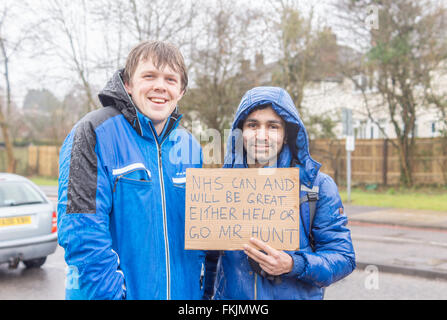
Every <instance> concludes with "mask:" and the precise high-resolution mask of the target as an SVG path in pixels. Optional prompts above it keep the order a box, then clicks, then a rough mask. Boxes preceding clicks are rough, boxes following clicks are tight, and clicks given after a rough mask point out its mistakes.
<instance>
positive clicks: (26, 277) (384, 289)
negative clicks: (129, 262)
mask: <svg viewBox="0 0 447 320" xmlns="http://www.w3.org/2000/svg"><path fill="white" fill-rule="evenodd" d="M52 200H54V199H52ZM349 227H350V229H351V234H352V239H353V243H354V248H355V250H356V256H357V260H358V261H371V262H373V263H372V264H371V265H369V266H368V267H367V268H366V271H365V270H363V268H364V266H362V268H358V269H357V270H355V271H354V272H353V273H352V274H351V275H349V276H348V277H347V278H345V279H342V280H341V281H339V282H337V283H335V284H333V285H332V286H330V287H329V288H327V289H326V294H325V299H327V300H339V299H346V300H375V299H384V300H388V299H390V300H398V299H410V300H412V299H434V300H440V299H442V300H446V299H447V279H446V278H443V279H435V278H434V277H433V275H432V274H430V273H424V272H419V274H420V275H423V276H426V277H421V276H418V277H415V276H408V275H402V274H394V273H386V272H383V271H382V270H380V268H378V267H377V266H376V265H375V264H374V263H375V262H376V263H377V264H378V265H379V263H385V264H390V263H391V264H392V263H396V264H399V265H400V266H402V265H404V266H407V267H408V268H418V270H422V271H424V267H427V266H430V268H431V269H433V268H435V270H436V269H437V270H440V271H444V270H446V268H447V258H446V257H447V236H446V235H447V232H434V231H433V230H427V229H423V228H421V229H418V228H406V227H398V226H383V225H381V226H378V225H374V224H361V223H360V224H359V223H350V225H349ZM65 270H66V264H65V261H64V250H63V249H62V248H61V247H58V248H57V250H56V252H55V253H54V254H53V255H50V256H49V257H48V259H47V262H46V263H45V264H44V265H43V267H42V268H41V269H34V270H26V269H25V268H24V265H23V264H20V265H19V268H18V269H14V270H10V269H8V266H7V265H6V264H3V265H0V300H10V299H23V300H28V299H39V300H59V299H64V284H65ZM395 271H396V270H395Z"/></svg>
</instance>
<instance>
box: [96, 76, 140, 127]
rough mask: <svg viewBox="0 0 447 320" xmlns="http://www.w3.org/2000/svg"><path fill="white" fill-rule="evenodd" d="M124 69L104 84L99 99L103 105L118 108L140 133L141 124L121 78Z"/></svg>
mask: <svg viewBox="0 0 447 320" xmlns="http://www.w3.org/2000/svg"><path fill="white" fill-rule="evenodd" d="M123 70H124V69H121V70H118V71H116V72H115V73H114V75H113V76H112V78H110V80H109V81H108V82H107V84H106V86H105V87H104V89H102V91H101V92H100V93H99V94H98V97H99V101H101V104H102V105H103V106H104V107H114V108H116V109H118V110H119V111H120V112H121V113H122V114H123V115H124V117H125V118H126V120H127V121H129V123H130V124H131V125H132V126H133V127H134V129H135V130H136V131H137V132H138V133H139V134H140V135H141V134H142V133H141V126H140V124H139V122H138V118H137V110H136V107H135V105H134V103H133V102H132V99H131V98H130V96H129V94H128V93H127V91H126V89H125V87H124V82H123V79H122V72H123Z"/></svg>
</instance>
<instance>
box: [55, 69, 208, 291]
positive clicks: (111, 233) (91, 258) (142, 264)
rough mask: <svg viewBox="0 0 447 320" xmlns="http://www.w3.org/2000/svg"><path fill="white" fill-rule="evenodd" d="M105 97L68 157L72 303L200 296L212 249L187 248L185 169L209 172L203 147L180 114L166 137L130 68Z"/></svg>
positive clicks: (62, 210) (64, 190) (66, 219)
mask: <svg viewBox="0 0 447 320" xmlns="http://www.w3.org/2000/svg"><path fill="white" fill-rule="evenodd" d="M99 97H100V100H101V102H102V104H103V105H104V108H101V109H99V110H96V111H93V112H91V113H89V114H87V115H86V116H85V117H84V118H83V119H81V120H80V121H79V122H78V123H77V124H76V125H75V127H74V128H73V130H72V131H71V132H70V134H69V135H68V136H67V138H66V139H65V142H64V144H63V146H62V149H61V151H60V170H59V194H58V239H59V244H60V245H61V246H62V247H63V248H64V249H65V260H66V262H67V265H68V274H67V283H66V298H67V299H122V298H127V299H200V298H201V297H202V288H201V287H202V279H201V277H202V275H203V263H204V253H203V252H202V251H186V250H184V234H185V232H184V221H185V219H184V214H185V213H184V212H185V208H184V207H185V182H186V177H185V172H186V168H188V167H201V164H202V156H201V148H200V145H199V144H198V142H197V141H196V140H195V139H194V138H193V137H192V136H191V134H190V133H188V132H187V131H186V130H185V129H183V128H181V127H179V126H178V123H179V120H180V116H178V115H177V114H175V113H173V114H172V115H171V117H170V119H169V121H168V122H167V124H166V127H165V130H164V133H163V135H161V136H160V137H159V136H157V134H156V131H155V130H154V127H153V125H152V123H151V121H150V120H149V119H148V118H146V117H145V116H143V115H142V114H141V113H140V112H138V110H137V109H136V108H135V106H134V104H133V102H132V101H131V99H130V98H129V96H128V95H127V92H126V91H125V89H124V87H123V83H122V80H121V75H120V72H117V73H116V74H115V75H114V76H113V78H112V79H111V80H110V81H109V83H108V84H107V85H106V87H105V89H104V90H103V91H102V92H101V93H100V95H99Z"/></svg>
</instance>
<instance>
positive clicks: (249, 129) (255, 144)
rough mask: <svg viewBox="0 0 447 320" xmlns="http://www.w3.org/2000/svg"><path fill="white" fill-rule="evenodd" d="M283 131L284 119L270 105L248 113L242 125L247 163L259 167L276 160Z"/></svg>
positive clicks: (281, 144)
mask: <svg viewBox="0 0 447 320" xmlns="http://www.w3.org/2000/svg"><path fill="white" fill-rule="evenodd" d="M285 132H286V130H285V122H284V120H283V119H282V118H281V117H280V116H278V115H277V114H276V112H275V111H274V110H273V109H272V108H271V107H267V108H265V109H260V110H256V111H253V112H252V113H250V114H249V115H248V117H247V119H245V121H244V124H243V126H242V136H243V138H244V149H245V151H246V152H247V163H248V164H253V165H255V166H258V167H259V166H264V165H267V164H269V162H270V161H272V160H276V157H277V155H278V154H279V152H280V151H281V149H282V146H283V144H284V142H285Z"/></svg>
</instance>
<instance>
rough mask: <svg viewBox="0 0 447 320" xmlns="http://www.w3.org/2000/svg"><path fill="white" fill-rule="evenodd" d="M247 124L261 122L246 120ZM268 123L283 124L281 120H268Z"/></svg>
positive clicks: (251, 119) (252, 119)
mask: <svg viewBox="0 0 447 320" xmlns="http://www.w3.org/2000/svg"><path fill="white" fill-rule="evenodd" d="M245 121H246V122H259V120H257V119H254V118H248V119H247V120H245ZM267 123H275V124H281V125H282V124H283V123H282V121H280V120H268V121H267Z"/></svg>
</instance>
